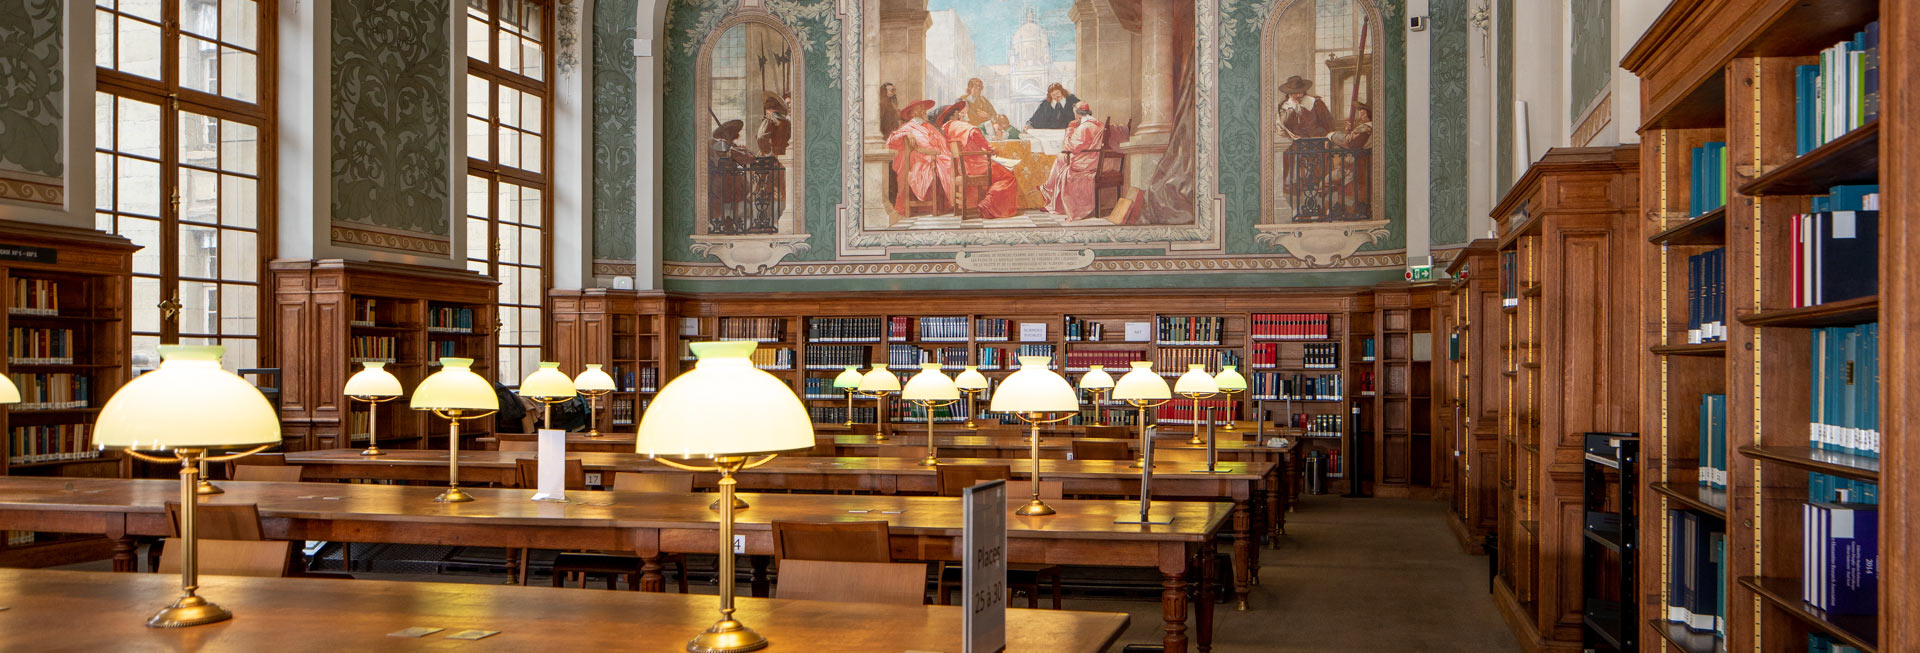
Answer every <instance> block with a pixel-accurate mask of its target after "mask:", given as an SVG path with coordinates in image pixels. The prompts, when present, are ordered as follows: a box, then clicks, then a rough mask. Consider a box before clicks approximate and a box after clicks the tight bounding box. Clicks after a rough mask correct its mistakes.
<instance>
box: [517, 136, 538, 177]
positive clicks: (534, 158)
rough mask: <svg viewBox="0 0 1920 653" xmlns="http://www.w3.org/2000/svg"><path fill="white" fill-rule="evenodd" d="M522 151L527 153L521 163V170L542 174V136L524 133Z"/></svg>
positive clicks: (521, 142) (521, 141)
mask: <svg viewBox="0 0 1920 653" xmlns="http://www.w3.org/2000/svg"><path fill="white" fill-rule="evenodd" d="M520 151H521V152H524V153H525V154H524V155H523V156H522V160H521V161H520V169H522V170H525V171H527V172H540V136H539V135H537V134H528V133H525V132H522V133H521V134H520Z"/></svg>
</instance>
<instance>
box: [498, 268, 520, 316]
mask: <svg viewBox="0 0 1920 653" xmlns="http://www.w3.org/2000/svg"><path fill="white" fill-rule="evenodd" d="M498 274H499V280H500V295H499V296H500V303H502V304H512V303H514V301H515V298H517V297H519V296H520V268H519V267H516V266H512V265H502V266H498ZM501 312H503V313H509V314H511V313H512V311H508V310H505V309H502V311H501Z"/></svg>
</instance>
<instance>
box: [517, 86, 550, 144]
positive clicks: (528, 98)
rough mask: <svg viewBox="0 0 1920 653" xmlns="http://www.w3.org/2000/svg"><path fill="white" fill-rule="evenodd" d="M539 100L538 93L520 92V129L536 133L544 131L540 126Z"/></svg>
mask: <svg viewBox="0 0 1920 653" xmlns="http://www.w3.org/2000/svg"><path fill="white" fill-rule="evenodd" d="M540 102H541V100H540V96H538V95H534V94H532V93H522V94H520V116H521V117H520V128H521V129H524V130H527V131H530V132H533V133H536V134H538V133H544V132H545V131H546V130H544V129H541V128H540Z"/></svg>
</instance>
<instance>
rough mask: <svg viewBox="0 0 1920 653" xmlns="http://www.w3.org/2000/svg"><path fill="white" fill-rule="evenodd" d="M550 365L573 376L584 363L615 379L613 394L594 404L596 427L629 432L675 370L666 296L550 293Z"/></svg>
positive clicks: (624, 292)
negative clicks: (552, 364)
mask: <svg viewBox="0 0 1920 653" xmlns="http://www.w3.org/2000/svg"><path fill="white" fill-rule="evenodd" d="M548 298H549V302H550V304H551V305H552V307H553V318H552V325H553V329H552V331H553V342H554V347H553V348H552V349H551V350H549V355H550V356H551V357H552V360H553V361H555V362H558V363H560V371H562V372H565V373H566V374H567V375H568V376H577V375H579V374H580V372H582V371H584V370H585V369H586V365H587V364H588V363H596V364H599V365H600V368H601V370H602V371H604V372H606V373H607V375H608V376H611V377H613V384H614V387H615V390H614V391H613V392H610V393H608V394H607V395H606V396H603V397H600V398H599V399H598V400H597V401H598V402H599V404H598V409H597V410H596V411H595V419H596V420H598V422H599V423H598V424H596V425H595V426H594V428H597V429H599V431H600V432H601V433H614V432H622V433H629V432H633V431H634V429H635V428H636V425H638V424H639V419H640V415H641V414H642V413H644V412H645V411H646V406H647V404H648V403H649V402H651V401H652V400H653V397H654V395H655V394H658V393H659V391H660V386H662V385H665V384H666V380H667V379H668V378H670V377H669V376H668V372H669V371H670V370H674V369H678V363H679V361H678V360H675V359H677V358H678V355H677V350H675V349H670V348H669V346H668V343H669V342H670V340H671V339H672V337H671V336H670V335H669V333H668V331H669V330H670V329H672V328H674V327H675V326H677V325H675V324H673V323H672V322H673V317H672V314H671V313H670V312H669V310H668V303H669V297H668V295H667V293H665V292H661V291H636V290H609V289H606V288H589V289H586V290H553V291H549V292H548Z"/></svg>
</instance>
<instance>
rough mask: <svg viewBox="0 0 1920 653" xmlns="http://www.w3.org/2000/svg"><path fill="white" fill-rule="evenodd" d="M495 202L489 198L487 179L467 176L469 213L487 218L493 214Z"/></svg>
mask: <svg viewBox="0 0 1920 653" xmlns="http://www.w3.org/2000/svg"><path fill="white" fill-rule="evenodd" d="M492 209H493V203H492V202H490V201H488V200H487V179H486V178H485V177H472V176H469V177H467V215H469V216H473V217H476V218H483V219H484V218H486V217H488V216H491V215H493V210H492Z"/></svg>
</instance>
